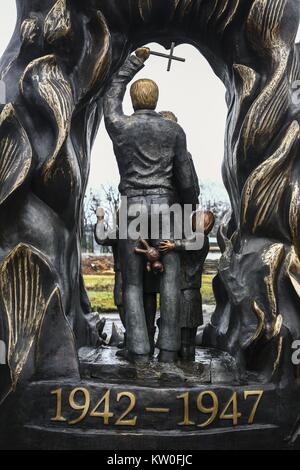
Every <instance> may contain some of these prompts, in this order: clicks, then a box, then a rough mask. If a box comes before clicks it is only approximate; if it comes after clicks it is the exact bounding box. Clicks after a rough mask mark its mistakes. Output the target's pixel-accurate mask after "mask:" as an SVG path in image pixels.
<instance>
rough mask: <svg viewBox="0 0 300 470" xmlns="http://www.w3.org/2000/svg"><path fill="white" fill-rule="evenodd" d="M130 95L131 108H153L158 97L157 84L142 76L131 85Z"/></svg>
mask: <svg viewBox="0 0 300 470" xmlns="http://www.w3.org/2000/svg"><path fill="white" fill-rule="evenodd" d="M130 95H131V100H132V105H133V109H134V110H135V111H137V110H139V109H153V110H154V109H155V108H156V106H157V102H158V97H159V89H158V86H157V84H156V83H155V82H154V81H153V80H150V79H147V78H143V79H141V80H137V81H136V82H134V83H133V84H132V85H131V88H130Z"/></svg>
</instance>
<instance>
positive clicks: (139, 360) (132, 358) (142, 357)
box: [127, 352, 150, 365]
mask: <svg viewBox="0 0 300 470" xmlns="http://www.w3.org/2000/svg"><path fill="white" fill-rule="evenodd" d="M127 359H128V361H129V362H132V363H133V364H137V365H138V364H141V365H142V364H148V363H149V362H150V355H149V354H134V353H130V352H128V353H127Z"/></svg>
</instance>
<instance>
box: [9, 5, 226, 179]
mask: <svg viewBox="0 0 300 470" xmlns="http://www.w3.org/2000/svg"><path fill="white" fill-rule="evenodd" d="M15 16H16V7H15V1H14V0H1V17H0V54H1V55H2V53H3V52H4V50H5V48H6V46H7V44H8V42H9V40H10V37H11V35H12V32H13V29H14V24H15ZM150 47H151V49H153V50H156V51H162V52H166V51H165V50H164V49H163V48H162V47H161V46H159V45H158V44H151V46H150ZM175 53H176V55H178V56H181V57H185V58H186V63H181V62H176V63H173V66H172V70H171V72H167V71H166V69H167V61H166V60H165V59H161V58H158V57H153V56H152V57H151V58H150V59H149V60H148V62H147V63H146V67H145V68H144V69H143V70H142V71H141V72H140V73H139V74H138V75H137V78H152V79H153V80H155V81H156V82H157V84H158V85H159V88H160V100H159V104H158V110H171V111H173V112H175V114H176V115H177V117H178V119H179V123H180V124H181V126H182V127H183V128H184V130H185V132H186V134H187V140H188V147H189V150H190V151H191V153H192V155H193V157H194V161H195V165H196V169H197V172H198V176H199V178H200V179H201V180H203V181H206V180H210V181H215V182H221V163H222V159H223V141H224V129H225V119H226V113H227V109H226V105H225V89H224V86H223V84H222V83H221V81H220V80H219V79H218V78H217V77H216V76H215V75H214V73H213V72H212V70H211V69H210V66H209V65H208V63H207V62H206V60H205V59H204V58H203V57H202V56H201V55H200V53H199V52H198V51H197V50H196V49H195V48H193V47H192V46H189V45H182V46H179V47H177V48H176V50H175ZM124 110H125V112H126V114H131V113H132V112H133V110H132V107H131V102H130V97H129V94H128V92H127V95H126V99H125V103H124ZM118 181H119V176H118V169H117V166H116V162H115V157H114V154H113V149H112V144H111V142H110V139H109V137H108V135H107V133H106V130H105V127H104V125H103V123H102V124H101V128H100V131H99V134H98V136H97V140H96V143H95V146H94V148H93V152H92V166H91V175H90V183H89V185H90V186H91V187H94V188H99V187H100V186H101V184H107V183H114V184H117V183H118Z"/></svg>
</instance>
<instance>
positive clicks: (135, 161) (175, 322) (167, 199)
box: [104, 48, 199, 362]
mask: <svg viewBox="0 0 300 470" xmlns="http://www.w3.org/2000/svg"><path fill="white" fill-rule="evenodd" d="M149 55H150V50H149V49H147V48H141V49H138V50H137V51H136V55H135V56H131V57H129V58H128V59H127V61H126V62H125V64H124V65H123V66H122V67H121V68H120V70H119V71H118V72H117V73H116V75H115V76H114V77H113V79H112V82H111V84H110V86H109V89H108V91H107V94H106V96H105V100H104V117H105V124H106V128H107V131H108V133H109V135H110V137H111V140H112V142H113V145H114V151H115V155H116V158H117V163H118V167H119V171H120V177H121V182H120V186H119V190H120V193H121V195H122V196H126V197H127V209H126V213H127V215H128V214H131V212H132V209H134V210H135V211H136V207H137V206H140V207H141V208H142V212H143V213H145V214H146V216H147V217H148V222H149V223H150V231H151V217H150V215H151V208H152V207H153V206H156V207H158V206H159V207H161V206H162V205H164V206H165V207H171V206H172V205H173V204H174V203H177V202H179V201H180V202H183V203H186V204H192V205H196V204H197V203H198V197H199V192H198V188H197V185H195V178H194V172H193V168H192V167H193V165H192V161H191V159H190V158H189V155H188V152H187V147H186V136H185V133H184V131H183V130H182V128H181V127H180V126H179V125H178V124H177V123H175V122H172V121H167V120H166V119H164V118H163V117H162V116H160V115H159V114H158V113H156V112H155V109H156V106H157V102H158V96H159V90H158V87H157V85H156V83H155V82H153V81H152V80H147V79H143V80H138V81H136V82H135V83H134V84H133V85H132V87H131V98H132V104H133V108H134V111H135V112H134V114H133V115H132V116H125V115H124V113H123V109H122V102H123V99H124V95H125V92H126V86H127V85H128V83H129V82H130V81H131V80H132V78H133V77H134V76H135V75H136V74H137V72H139V71H140V70H141V69H142V68H143V67H144V62H145V61H146V60H147V59H148V57H149ZM123 211H124V206H123V209H122V207H121V214H122V213H123ZM135 214H136V212H135ZM166 217H168V221H166ZM135 218H136V215H135V216H134V217H133V218H132V216H129V217H127V224H128V226H130V223H131V222H132V220H134V219H135ZM169 220H170V214H169V212H168V214H166V213H163V214H162V215H161V219H160V234H159V236H158V239H157V240H151V244H152V245H153V246H155V245H156V246H157V247H158V245H159V243H160V241H161V240H162V238H161V228H162V227H163V226H164V225H165V224H166V223H168V222H169ZM172 230H173V231H174V223H172V222H171V232H172ZM148 235H149V237H148V238H149V239H151V236H150V233H149V234H148ZM171 237H172V233H171ZM133 238H134V237H131V238H130V234H129V236H128V237H127V239H120V258H121V268H122V279H123V298H124V308H125V318H126V332H127V348H128V353H129V357H130V359H131V360H132V361H134V362H145V361H148V360H149V355H150V350H151V346H150V341H149V336H148V332H147V324H146V318H145V312H144V305H143V270H144V260H143V258H142V257H141V256H139V255H138V254H136V253H135V248H136V247H137V246H138V244H139V240H135V239H133ZM162 261H163V265H164V273H163V274H161V275H160V276H161V282H160V293H161V328H160V335H159V339H158V346H159V348H160V355H159V360H160V361H162V362H173V361H174V360H176V359H177V355H178V351H179V349H180V324H179V320H180V317H179V315H180V309H179V304H180V256H179V254H178V253H176V252H172V253H167V254H166V255H165V256H164V257H163V260H162Z"/></svg>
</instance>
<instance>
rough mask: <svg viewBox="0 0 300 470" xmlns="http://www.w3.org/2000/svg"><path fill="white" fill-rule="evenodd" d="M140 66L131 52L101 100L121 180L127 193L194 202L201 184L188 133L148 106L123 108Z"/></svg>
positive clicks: (123, 189)
mask: <svg viewBox="0 0 300 470" xmlns="http://www.w3.org/2000/svg"><path fill="white" fill-rule="evenodd" d="M143 67H144V64H143V63H142V61H140V59H138V58H137V57H136V56H131V57H129V58H128V59H127V61H126V62H125V64H124V65H123V66H122V67H121V68H120V70H119V71H118V72H117V73H116V74H115V76H114V77H113V79H112V82H111V84H110V86H109V89H108V91H107V93H106V96H105V100H104V117H105V125H106V129H107V131H108V133H109V135H110V137H111V140H112V142H113V145H114V152H115V155H116V158H117V163H118V167H119V172H120V176H121V183H120V186H119V190H120V193H121V194H122V195H125V196H126V195H127V196H131V195H132V196H142V195H151V194H164V193H168V192H173V193H174V192H175V193H178V194H179V196H180V202H182V203H185V204H197V203H198V198H199V193H200V191H199V184H198V180H197V176H196V172H195V168H194V164H193V160H192V158H191V155H190V154H189V153H188V151H187V145H186V136H185V133H184V131H183V129H182V128H181V127H180V126H179V125H178V124H177V123H175V122H172V121H168V120H166V119H164V118H163V117H161V116H160V115H159V114H158V113H156V112H155V111H151V110H139V111H136V112H135V113H134V114H133V115H132V116H126V115H125V114H124V113H123V108H122V102H123V99H124V95H125V92H126V87H127V85H128V83H129V82H130V81H131V80H132V78H133V77H134V76H135V75H136V73H137V72H139V71H140V70H141V69H142V68H143Z"/></svg>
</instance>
